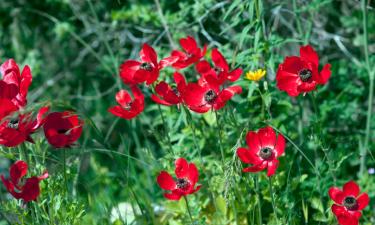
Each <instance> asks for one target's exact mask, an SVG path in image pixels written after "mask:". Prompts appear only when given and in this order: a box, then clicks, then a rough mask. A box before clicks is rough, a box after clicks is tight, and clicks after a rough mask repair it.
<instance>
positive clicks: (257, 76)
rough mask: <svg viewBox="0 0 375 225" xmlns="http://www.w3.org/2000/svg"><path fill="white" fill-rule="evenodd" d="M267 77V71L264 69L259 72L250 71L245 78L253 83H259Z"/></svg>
mask: <svg viewBox="0 0 375 225" xmlns="http://www.w3.org/2000/svg"><path fill="white" fill-rule="evenodd" d="M264 75H266V71H265V70H263V69H259V70H257V71H249V72H247V73H246V75H245V78H246V79H248V80H252V81H259V80H260V79H262V77H264Z"/></svg>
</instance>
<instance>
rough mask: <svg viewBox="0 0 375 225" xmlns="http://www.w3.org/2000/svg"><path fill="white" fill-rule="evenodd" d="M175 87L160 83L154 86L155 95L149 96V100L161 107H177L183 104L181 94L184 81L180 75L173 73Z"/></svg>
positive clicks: (183, 90)
mask: <svg viewBox="0 0 375 225" xmlns="http://www.w3.org/2000/svg"><path fill="white" fill-rule="evenodd" d="M173 78H174V81H175V83H176V87H175V88H172V87H171V86H169V85H168V84H167V83H166V82H164V81H161V82H160V83H158V84H157V85H156V86H155V92H156V94H157V95H155V94H153V95H151V99H152V100H153V101H154V102H156V103H158V104H161V105H167V106H171V105H178V104H180V103H182V102H183V98H182V96H183V94H184V92H185V89H186V81H185V78H184V76H183V75H182V74H180V73H179V72H175V73H174V74H173Z"/></svg>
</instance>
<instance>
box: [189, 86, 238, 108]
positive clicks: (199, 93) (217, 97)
mask: <svg viewBox="0 0 375 225" xmlns="http://www.w3.org/2000/svg"><path fill="white" fill-rule="evenodd" d="M241 92H242V88H241V87H240V86H231V87H227V88H224V89H222V90H220V86H219V85H218V84H216V83H213V82H211V81H210V80H209V81H207V82H206V81H202V80H200V81H199V82H198V83H189V84H188V85H187V86H186V90H185V92H184V94H183V99H184V102H185V103H186V105H187V106H188V107H189V109H191V110H192V111H194V112H197V113H205V112H208V111H209V110H210V109H212V110H219V109H221V108H223V107H224V106H225V104H226V103H227V101H229V100H230V99H231V98H232V97H233V96H234V95H235V94H240V93H241Z"/></svg>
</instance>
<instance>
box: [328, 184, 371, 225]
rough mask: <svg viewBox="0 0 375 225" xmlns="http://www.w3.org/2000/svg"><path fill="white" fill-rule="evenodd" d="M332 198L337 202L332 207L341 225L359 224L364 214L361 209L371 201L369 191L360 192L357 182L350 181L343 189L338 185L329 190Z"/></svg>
mask: <svg viewBox="0 0 375 225" xmlns="http://www.w3.org/2000/svg"><path fill="white" fill-rule="evenodd" d="M328 194H329V196H330V197H331V199H332V200H333V201H334V202H335V203H336V204H333V205H332V207H331V209H332V212H333V214H335V215H336V217H337V220H338V222H339V224H341V225H358V221H359V219H360V218H361V216H362V213H361V210H362V209H364V208H365V207H366V206H367V205H368V204H369V202H370V198H369V197H368V195H367V193H362V194H360V189H359V186H358V184H357V183H355V182H354V181H349V182H347V183H346V184H344V187H343V189H342V190H341V189H340V188H338V187H331V188H330V189H329V191H328Z"/></svg>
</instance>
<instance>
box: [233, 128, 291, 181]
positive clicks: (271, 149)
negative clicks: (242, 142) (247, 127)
mask: <svg viewBox="0 0 375 225" xmlns="http://www.w3.org/2000/svg"><path fill="white" fill-rule="evenodd" d="M246 143H247V146H248V148H238V149H237V155H238V157H239V158H240V160H241V161H242V162H244V163H247V164H253V166H251V167H247V168H244V169H243V172H252V173H255V172H259V171H261V170H264V169H267V170H268V171H267V176H272V175H274V174H275V172H276V169H277V167H278V165H279V160H277V158H278V157H280V156H281V155H282V154H283V153H284V150H285V139H284V136H283V135H281V134H278V135H277V137H276V133H275V131H274V130H273V129H272V127H264V128H261V129H259V131H258V132H254V131H250V132H248V133H247V135H246Z"/></svg>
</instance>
